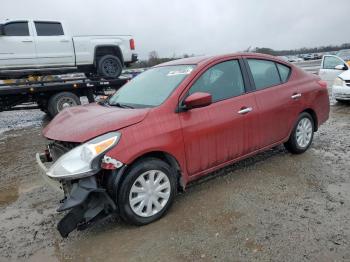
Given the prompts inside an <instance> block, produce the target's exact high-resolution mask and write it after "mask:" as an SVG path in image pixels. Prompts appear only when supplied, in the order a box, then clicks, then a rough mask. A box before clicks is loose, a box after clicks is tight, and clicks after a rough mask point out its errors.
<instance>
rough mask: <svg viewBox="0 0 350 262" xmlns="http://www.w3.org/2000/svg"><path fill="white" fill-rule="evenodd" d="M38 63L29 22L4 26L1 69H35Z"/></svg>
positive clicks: (1, 42) (1, 40)
mask: <svg viewBox="0 0 350 262" xmlns="http://www.w3.org/2000/svg"><path fill="white" fill-rule="evenodd" d="M36 62H37V61H36V51H35V43H34V39H33V33H32V30H31V28H30V26H29V24H28V21H13V22H9V23H6V24H4V25H3V32H2V34H1V35H0V67H1V68H23V67H33V66H35V65H36Z"/></svg>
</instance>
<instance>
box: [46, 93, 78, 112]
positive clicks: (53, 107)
mask: <svg viewBox="0 0 350 262" xmlns="http://www.w3.org/2000/svg"><path fill="white" fill-rule="evenodd" d="M80 104H81V102H80V99H79V97H78V96H77V95H76V94H74V93H71V92H61V93H57V94H55V95H53V96H51V97H50V99H49V103H48V108H47V109H48V112H49V114H50V116H51V117H54V116H56V115H57V114H58V113H59V112H61V111H62V110H63V109H65V108H66V107H72V106H77V105H80Z"/></svg>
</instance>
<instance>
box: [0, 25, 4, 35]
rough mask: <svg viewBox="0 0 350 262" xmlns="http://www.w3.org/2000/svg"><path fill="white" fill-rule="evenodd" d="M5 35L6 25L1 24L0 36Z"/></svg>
mask: <svg viewBox="0 0 350 262" xmlns="http://www.w3.org/2000/svg"><path fill="white" fill-rule="evenodd" d="M3 35H5V32H4V25H0V36H3Z"/></svg>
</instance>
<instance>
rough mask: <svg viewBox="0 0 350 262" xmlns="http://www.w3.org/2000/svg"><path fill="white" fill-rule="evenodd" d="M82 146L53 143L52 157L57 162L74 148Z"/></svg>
mask: <svg viewBox="0 0 350 262" xmlns="http://www.w3.org/2000/svg"><path fill="white" fill-rule="evenodd" d="M78 145H80V143H74V142H63V141H52V142H51V143H50V144H49V145H48V148H49V151H50V155H51V157H52V160H53V161H56V160H57V159H58V158H60V156H62V155H63V154H65V153H67V152H68V151H70V150H72V149H73V148H74V147H76V146H78Z"/></svg>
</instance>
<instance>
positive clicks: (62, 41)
mask: <svg viewBox="0 0 350 262" xmlns="http://www.w3.org/2000/svg"><path fill="white" fill-rule="evenodd" d="M60 42H61V43H68V42H69V41H68V40H64V39H63V40H61V41H60Z"/></svg>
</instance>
